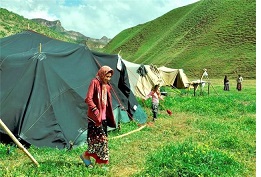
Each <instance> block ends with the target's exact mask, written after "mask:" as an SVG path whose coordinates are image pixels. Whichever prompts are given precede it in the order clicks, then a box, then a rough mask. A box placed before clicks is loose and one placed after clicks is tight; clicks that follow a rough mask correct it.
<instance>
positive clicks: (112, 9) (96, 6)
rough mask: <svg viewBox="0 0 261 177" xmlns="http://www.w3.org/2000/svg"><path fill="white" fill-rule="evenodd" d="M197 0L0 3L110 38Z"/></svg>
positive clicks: (25, 14)
mask: <svg viewBox="0 0 261 177" xmlns="http://www.w3.org/2000/svg"><path fill="white" fill-rule="evenodd" d="M197 1H199V0H1V2H0V7H1V8H5V9H7V10H9V11H11V12H14V13H16V14H18V15H21V16H23V17H25V18H28V19H32V18H42V19H46V20H49V21H54V20H60V21H61V24H62V26H63V27H64V29H65V30H68V31H69V30H72V31H76V32H80V33H82V34H84V35H85V36H87V37H91V38H96V39H100V38H102V37H103V36H106V37H108V38H111V39H112V38H113V37H115V36H116V35H117V34H119V33H120V32H121V31H123V30H124V29H127V28H130V27H134V26H136V25H138V24H143V23H146V22H148V21H151V20H154V19H155V18H157V17H160V16H162V15H163V14H166V13H167V12H169V11H171V10H173V9H176V8H178V7H182V6H185V5H188V4H192V3H194V2H197Z"/></svg>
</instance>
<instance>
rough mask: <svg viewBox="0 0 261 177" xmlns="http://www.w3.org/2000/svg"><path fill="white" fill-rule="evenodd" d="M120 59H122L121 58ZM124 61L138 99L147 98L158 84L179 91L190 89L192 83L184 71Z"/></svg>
mask: <svg viewBox="0 0 261 177" xmlns="http://www.w3.org/2000/svg"><path fill="white" fill-rule="evenodd" d="M119 58H121V57H120V56H119ZM122 61H123V62H124V63H125V65H126V67H127V72H128V76H129V80H130V85H131V89H132V91H133V93H134V94H135V96H137V97H140V98H145V96H146V95H147V94H148V93H149V92H150V91H151V88H152V87H153V86H154V85H156V84H160V85H161V86H172V87H174V88H178V89H183V88H187V87H189V83H190V82H189V79H188V77H187V76H186V74H185V73H184V72H183V69H172V68H167V67H164V66H162V67H159V68H157V67H156V66H154V65H141V64H136V63H132V62H129V61H127V60H124V59H122Z"/></svg>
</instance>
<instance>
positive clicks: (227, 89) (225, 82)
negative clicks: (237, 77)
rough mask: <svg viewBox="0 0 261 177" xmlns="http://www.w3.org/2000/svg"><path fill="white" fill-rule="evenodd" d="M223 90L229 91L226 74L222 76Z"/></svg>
mask: <svg viewBox="0 0 261 177" xmlns="http://www.w3.org/2000/svg"><path fill="white" fill-rule="evenodd" d="M224 90H225V91H229V80H228V77H227V75H225V78H224Z"/></svg>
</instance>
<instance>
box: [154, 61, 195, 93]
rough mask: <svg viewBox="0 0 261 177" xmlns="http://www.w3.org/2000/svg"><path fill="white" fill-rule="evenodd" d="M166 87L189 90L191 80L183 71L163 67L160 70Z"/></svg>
mask: <svg viewBox="0 0 261 177" xmlns="http://www.w3.org/2000/svg"><path fill="white" fill-rule="evenodd" d="M158 70H159V72H160V75H161V77H162V79H163V81H164V84H165V85H168V86H173V87H175V88H178V89H183V88H188V87H189V83H190V81H189V79H188V77H187V75H186V74H185V73H184V71H183V69H173V68H167V67H165V66H161V67H159V68H158Z"/></svg>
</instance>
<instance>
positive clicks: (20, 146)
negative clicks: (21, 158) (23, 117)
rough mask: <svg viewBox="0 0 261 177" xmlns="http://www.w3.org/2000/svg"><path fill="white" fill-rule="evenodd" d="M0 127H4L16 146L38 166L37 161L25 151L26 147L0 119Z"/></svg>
mask: <svg viewBox="0 0 261 177" xmlns="http://www.w3.org/2000/svg"><path fill="white" fill-rule="evenodd" d="M0 127H2V128H3V129H4V131H5V132H6V133H7V134H8V135H9V136H10V137H11V138H12V140H13V141H14V142H15V144H17V146H18V147H19V148H20V149H21V150H22V151H24V153H25V154H26V155H27V156H28V157H29V158H30V159H31V160H32V161H33V162H34V163H35V164H36V166H37V167H39V164H38V162H37V161H36V160H35V159H34V157H33V156H32V155H31V154H30V153H29V152H28V151H27V149H26V148H25V147H24V146H23V145H22V144H21V143H20V142H19V141H18V140H17V139H16V137H15V136H14V135H13V133H12V132H11V131H10V130H9V129H8V127H7V126H6V125H5V124H4V122H3V121H2V120H1V119H0Z"/></svg>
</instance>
